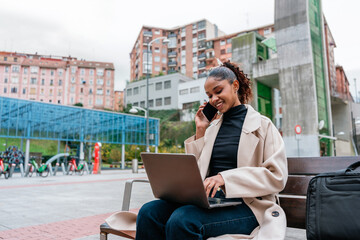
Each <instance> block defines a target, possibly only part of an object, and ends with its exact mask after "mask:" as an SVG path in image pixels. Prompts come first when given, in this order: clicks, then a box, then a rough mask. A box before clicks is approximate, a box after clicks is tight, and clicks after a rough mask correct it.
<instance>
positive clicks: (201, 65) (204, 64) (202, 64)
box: [198, 62, 206, 70]
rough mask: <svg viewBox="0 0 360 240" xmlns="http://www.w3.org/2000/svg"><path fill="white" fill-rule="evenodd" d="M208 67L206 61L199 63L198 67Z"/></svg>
mask: <svg viewBox="0 0 360 240" xmlns="http://www.w3.org/2000/svg"><path fill="white" fill-rule="evenodd" d="M205 68H206V63H204V62H202V63H200V64H199V65H198V69H199V70H200V69H205Z"/></svg>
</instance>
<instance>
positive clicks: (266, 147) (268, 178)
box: [220, 123, 288, 198]
mask: <svg viewBox="0 0 360 240" xmlns="http://www.w3.org/2000/svg"><path fill="white" fill-rule="evenodd" d="M263 141H264V144H263V151H262V153H263V154H262V156H260V157H262V158H263V161H262V163H261V164H260V166H258V167H240V168H235V169H231V170H227V171H223V172H221V173H220V174H221V176H222V177H223V178H224V181H225V191H226V197H227V198H239V197H259V196H266V195H269V194H274V193H278V192H280V191H281V190H282V189H284V187H285V184H286V181H287V176H288V170H287V159H286V155H285V146H284V141H283V139H282V137H281V136H280V133H279V132H278V130H277V129H276V127H275V126H274V125H273V124H272V123H269V124H268V126H267V130H266V135H265V137H264V140H263ZM257 150H259V149H257Z"/></svg>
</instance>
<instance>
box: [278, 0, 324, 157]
mask: <svg viewBox="0 0 360 240" xmlns="http://www.w3.org/2000/svg"><path fill="white" fill-rule="evenodd" d="M307 14H308V13H307V1H305V0H276V1H275V35H276V43H277V50H278V66H279V85H280V92H281V98H282V108H283V136H284V141H285V146H286V152H287V155H288V156H298V155H300V156H319V155H320V148H319V139H318V113H317V103H316V101H317V100H316V89H315V79H314V73H313V63H312V62H313V57H312V49H311V37H310V26H309V23H308V16H307ZM297 124H299V125H300V126H301V127H302V130H303V131H302V134H301V136H300V139H298V140H297V139H296V133H295V130H294V128H295V126H296V125H297ZM298 144H299V147H300V151H298Z"/></svg>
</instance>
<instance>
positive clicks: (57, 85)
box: [0, 52, 114, 110]
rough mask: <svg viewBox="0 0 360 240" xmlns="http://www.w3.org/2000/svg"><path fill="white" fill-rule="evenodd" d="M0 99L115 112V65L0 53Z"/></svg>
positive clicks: (73, 59) (66, 58)
mask: <svg viewBox="0 0 360 240" xmlns="http://www.w3.org/2000/svg"><path fill="white" fill-rule="evenodd" d="M0 96H5V97H13V98H19V99H27V100H36V101H41V102H49V103H57V104H63V105H74V104H76V103H78V104H79V103H81V104H82V105H83V107H85V108H97V109H111V110H113V109H114V99H113V98H114V65H113V63H105V62H90V61H85V60H77V59H76V58H73V57H53V56H42V55H37V54H35V55H33V54H20V53H11V52H0Z"/></svg>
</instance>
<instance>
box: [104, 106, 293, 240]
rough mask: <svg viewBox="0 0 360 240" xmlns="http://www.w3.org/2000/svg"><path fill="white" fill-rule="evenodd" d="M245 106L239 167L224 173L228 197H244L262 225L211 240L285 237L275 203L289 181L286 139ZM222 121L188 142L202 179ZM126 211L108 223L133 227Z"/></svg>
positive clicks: (263, 239) (263, 118) (280, 210)
mask: <svg viewBox="0 0 360 240" xmlns="http://www.w3.org/2000/svg"><path fill="white" fill-rule="evenodd" d="M246 107H247V108H248V112H247V114H246V118H245V121H244V124H243V128H242V134H241V137H240V143H239V149H238V168H236V169H232V170H228V171H224V172H222V173H221V175H222V177H223V178H224V180H225V192H226V197H228V198H239V197H242V198H243V199H244V202H245V203H246V204H247V205H248V206H249V207H250V208H251V210H252V211H253V213H254V215H255V216H256V218H257V220H258V222H259V225H260V226H259V227H257V228H256V229H255V230H254V231H253V232H252V233H251V235H222V236H219V237H216V238H210V239H217V240H223V239H257V240H279V239H284V238H285V231H286V217H285V213H284V211H283V210H282V208H281V207H280V206H279V205H277V204H276V195H275V194H276V193H278V192H280V191H281V190H282V189H283V188H284V187H285V184H286V180H287V160H286V156H285V148H284V142H283V140H282V137H281V136H280V134H279V132H278V130H277V129H276V127H275V126H274V125H273V123H272V122H271V121H270V120H269V119H268V118H266V117H264V116H261V115H260V114H259V113H258V112H256V111H255V110H254V109H253V108H252V107H251V106H250V105H246ZM221 123H222V118H220V119H218V120H215V121H213V122H212V123H211V125H210V126H209V127H208V128H207V130H206V132H205V136H204V137H202V138H200V139H197V140H195V138H194V136H193V137H190V138H189V139H187V140H186V141H185V149H186V152H187V153H192V154H194V155H195V156H196V159H197V160H198V165H199V168H200V173H201V176H202V178H203V179H205V177H206V175H207V172H208V169H209V162H210V157H211V153H212V148H213V146H214V142H215V139H216V136H217V133H218V131H219V129H220V126H221ZM124 214H128V213H124V212H122V213H121V212H120V213H117V214H114V215H113V216H111V217H110V218H109V219H108V220H107V222H108V223H109V225H110V226H111V227H113V228H115V229H119V230H125V229H129V230H130V229H134V228H135V223H134V218H133V219H132V220H130V218H129V217H128V216H127V217H125V218H124ZM133 217H135V218H136V216H133ZM129 222H130V224H129ZM130 225H131V226H130ZM120 226H122V227H120ZM124 226H127V227H125V228H124Z"/></svg>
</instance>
